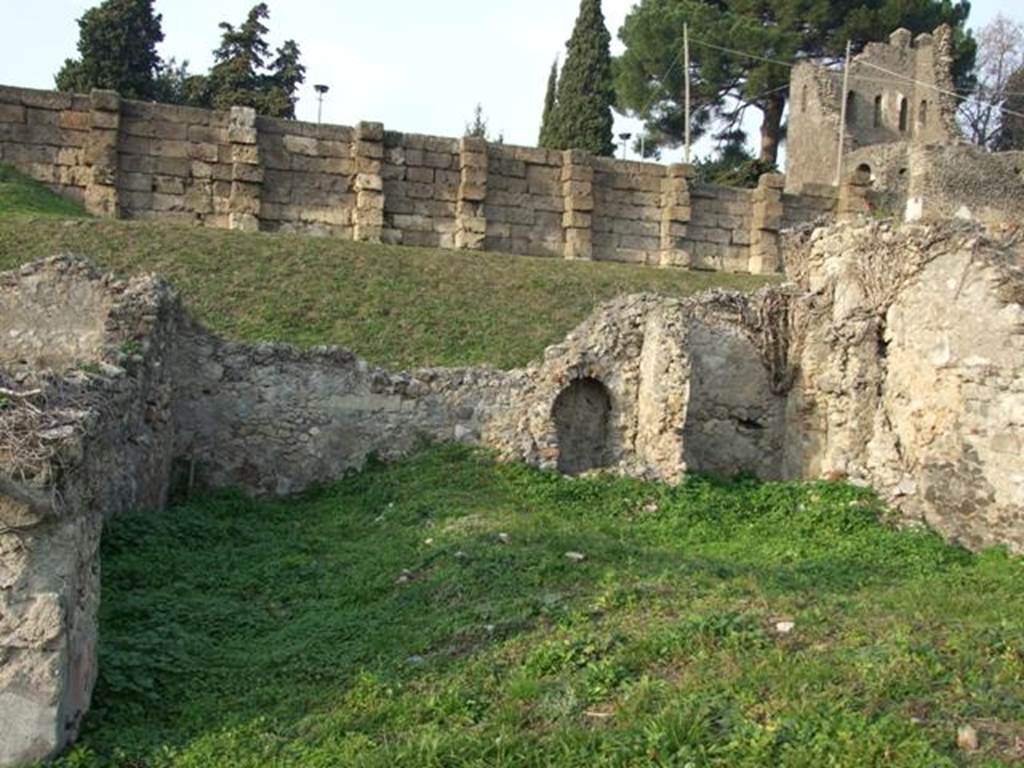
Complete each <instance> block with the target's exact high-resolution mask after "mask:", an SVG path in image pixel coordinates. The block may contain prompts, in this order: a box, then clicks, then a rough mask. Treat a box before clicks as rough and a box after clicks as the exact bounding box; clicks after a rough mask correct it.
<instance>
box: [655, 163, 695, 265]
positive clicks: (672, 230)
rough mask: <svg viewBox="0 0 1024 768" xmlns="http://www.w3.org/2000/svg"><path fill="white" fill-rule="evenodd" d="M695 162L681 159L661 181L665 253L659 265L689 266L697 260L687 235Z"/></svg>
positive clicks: (662, 251) (662, 240) (669, 169)
mask: <svg viewBox="0 0 1024 768" xmlns="http://www.w3.org/2000/svg"><path fill="white" fill-rule="evenodd" d="M695 173H696V171H695V170H694V167H693V166H692V165H686V164H683V163H677V164H674V165H670V166H668V167H667V168H666V169H665V178H664V179H663V180H662V183H661V253H660V258H659V262H658V263H659V266H662V267H689V266H691V265H692V263H693V258H692V255H691V254H690V252H689V251H688V250H687V249H686V235H687V230H688V225H689V223H690V219H691V217H692V216H693V208H692V207H691V205H690V179H692V178H693V177H694V175H695Z"/></svg>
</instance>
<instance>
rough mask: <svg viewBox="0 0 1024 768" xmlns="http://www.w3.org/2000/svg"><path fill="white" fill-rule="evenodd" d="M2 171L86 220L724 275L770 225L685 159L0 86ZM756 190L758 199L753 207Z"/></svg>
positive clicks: (761, 244)
mask: <svg viewBox="0 0 1024 768" xmlns="http://www.w3.org/2000/svg"><path fill="white" fill-rule="evenodd" d="M0 161H2V162H7V163H11V164H12V165H14V166H15V167H17V168H18V169H20V170H22V171H23V172H25V173H27V174H29V175H30V176H32V177H33V178H35V179H37V180H39V181H41V182H43V183H44V184H47V185H48V186H50V188H51V189H53V190H55V191H56V192H58V193H60V194H63V195H66V196H68V197H70V198H72V199H75V200H78V201H80V202H82V203H84V204H85V206H86V208H87V209H88V210H89V211H90V212H92V213H95V214H97V215H102V216H113V217H117V216H120V217H124V218H148V219H160V220H169V221H176V222H179V223H187V224H195V225H201V226H209V227H218V228H226V229H239V230H251V231H255V230H264V231H273V232H276V231H283V232H301V233H306V234H312V235H322V236H330V237H339V238H344V239H350V240H361V241H366V242H385V243H391V244H401V245H413V246H425V247H433V248H450V249H470V250H488V251H501V252H507V253H517V254H527V255H532V256H551V257H558V258H569V259H592V260H600V261H620V262H630V263H636V264H649V265H660V266H677V267H689V268H694V269H708V270H727V271H737V272H749V271H762V270H769V271H771V269H772V268H773V267H772V266H771V265H777V264H780V263H781V259H780V258H779V257H778V254H770V253H768V254H767V255H766V252H767V250H770V249H771V248H773V247H774V245H777V242H778V238H777V237H776V236H772V235H770V234H769V235H766V234H765V233H770V232H772V231H773V230H772V229H771V228H772V227H774V228H776V229H777V228H778V227H780V226H782V225H783V224H784V223H786V224H791V223H794V222H796V221H802V220H804V218H803V217H804V216H805V215H808V216H809V215H811V214H813V216H812V218H813V217H816V216H817V215H818V214H819V213H820V212H821V210H823V208H822V206H819V205H816V204H815V203H809V204H806V205H805V204H804V203H803V200H802V197H801V196H797V195H790V196H787V197H786V198H784V199H783V200H782V202H781V205H782V207H783V208H785V207H786V206H787V205H789V206H790V208H791V210H789V211H788V212H786V211H783V214H784V215H782V216H774V215H773V216H770V217H768V218H767V219H766V218H764V217H763V216H762V217H761V218H760V219H758V218H757V217H758V214H757V213H756V208H757V206H758V205H762V207H763V201H762V200H761V198H763V194H762V193H756V192H755V191H753V190H743V189H730V188H726V187H716V186H710V185H701V184H697V183H695V182H694V179H693V171H692V169H690V168H687V167H685V166H664V165H660V164H655V163H643V162H627V161H623V160H617V159H613V158H604V157H593V156H591V155H588V154H587V153H584V152H579V151H575V150H573V151H568V152H557V151H552V150H546V149H539V148H530V147H515V146H507V145H504V144H488V143H486V142H484V141H481V140H478V139H472V138H464V139H455V138H445V137H439V136H423V135H419V134H412V133H399V132H396V131H387V130H385V129H384V126H383V125H381V124H380V123H359V124H358V125H357V126H355V127H347V126H336V125H319V124H313V123H304V122H300V121H295V120H279V119H274V118H268V117H262V116H257V115H255V114H254V113H253V111H252V110H251V109H247V108H234V109H232V110H230V111H228V112H217V111H210V110H203V109H195V108H191V107H178V106H171V105H166V104H153V103H148V102H139V101H129V100H122V99H121V98H120V97H119V96H118V95H117V94H116V93H113V92H108V91H95V92H93V93H92V94H91V95H89V96H79V95H72V94H62V93H50V92H47V91H31V90H26V89H17V88H5V87H0ZM759 195H760V197H759Z"/></svg>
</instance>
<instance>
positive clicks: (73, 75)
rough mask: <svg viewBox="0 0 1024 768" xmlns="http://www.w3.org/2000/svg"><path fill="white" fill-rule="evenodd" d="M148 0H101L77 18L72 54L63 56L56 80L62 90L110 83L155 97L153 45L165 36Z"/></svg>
mask: <svg viewBox="0 0 1024 768" xmlns="http://www.w3.org/2000/svg"><path fill="white" fill-rule="evenodd" d="M160 21H161V16H160V14H154V13H153V0H105V2H103V3H101V4H100V5H98V6H96V7H95V8H91V9H89V10H88V11H86V12H85V14H84V15H83V16H82V18H80V19H79V20H78V54H79V58H77V59H67V60H65V62H64V66H62V67H61V69H60V71H59V72H58V73H57V75H56V77H55V80H56V83H57V88H58V89H59V90H61V91H77V92H80V93H84V92H87V91H89V90H91V89H93V88H110V89H112V90H115V91H117V92H118V93H120V94H121V95H122V96H125V97H127V98H131V99H152V98H156V96H157V90H158V89H157V86H156V79H157V75H158V73H159V71H160V69H161V61H160V56H159V55H158V54H157V52H156V46H157V44H159V43H160V42H162V41H163V39H164V33H163V30H162V29H161V25H160Z"/></svg>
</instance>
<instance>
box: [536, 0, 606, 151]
mask: <svg viewBox="0 0 1024 768" xmlns="http://www.w3.org/2000/svg"><path fill="white" fill-rule="evenodd" d="M610 45H611V35H610V34H609V33H608V29H607V27H606V26H605V23H604V14H603V13H602V12H601V0H582V2H581V3H580V12H579V16H578V17H577V18H576V26H575V28H574V29H573V32H572V37H571V38H570V39H569V42H568V44H567V48H568V54H567V56H566V59H565V65H564V66H563V67H562V75H561V77H560V78H559V79H558V89H557V96H556V104H555V110H554V115H553V116H554V119H553V120H552V121H551V134H550V135H551V139H550V144H549V146H551V147H552V148H555V149H585V150H588V151H590V152H593V153H594V154H596V155H609V156H610V155H612V154H613V153H614V151H615V144H614V141H613V139H612V126H613V122H614V121H613V118H612V105H613V103H614V101H615V91H614V84H613V80H612V59H611V49H610Z"/></svg>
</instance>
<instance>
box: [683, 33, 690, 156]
mask: <svg viewBox="0 0 1024 768" xmlns="http://www.w3.org/2000/svg"><path fill="white" fill-rule="evenodd" d="M683 77H684V78H685V82H686V98H685V102H686V128H685V130H686V139H685V146H686V150H685V152H684V155H683V157H684V161H685V162H686V163H689V162H690V25H689V24H683Z"/></svg>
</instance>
